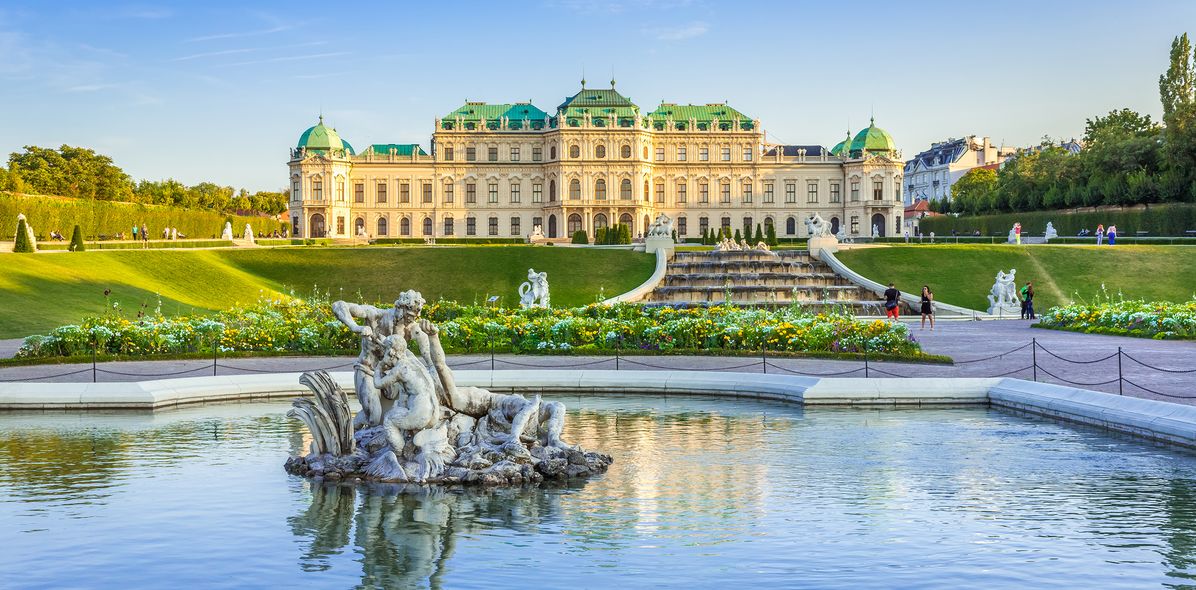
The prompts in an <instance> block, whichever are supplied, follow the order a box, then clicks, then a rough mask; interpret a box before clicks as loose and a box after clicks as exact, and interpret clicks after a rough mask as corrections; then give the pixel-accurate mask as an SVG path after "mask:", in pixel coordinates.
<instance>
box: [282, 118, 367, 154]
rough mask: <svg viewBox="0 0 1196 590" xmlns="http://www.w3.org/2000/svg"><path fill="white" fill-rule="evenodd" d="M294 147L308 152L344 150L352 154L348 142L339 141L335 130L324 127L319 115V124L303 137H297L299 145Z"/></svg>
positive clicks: (305, 132) (339, 138)
mask: <svg viewBox="0 0 1196 590" xmlns="http://www.w3.org/2000/svg"><path fill="white" fill-rule="evenodd" d="M296 147H298V148H300V149H303V148H306V149H307V150H308V151H321V152H328V151H334V150H346V151H348V152H349V153H350V154H351V153H353V147H352V146H350V145H349V143H348V142H346V141H343V140H341V137H340V136H339V135H337V134H336V129H333V128H331V127H328V126H325V125H324V116H323V115H320V122H319V123H317V124H316V126H315V127H309V128H308V129H307V131H304V132H303V135H300V136H299V145H297V146H296Z"/></svg>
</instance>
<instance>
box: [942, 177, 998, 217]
mask: <svg viewBox="0 0 1196 590" xmlns="http://www.w3.org/2000/svg"><path fill="white" fill-rule="evenodd" d="M996 188H997V173H996V172H994V171H992V170H989V169H987V168H973V169H971V170H969V171H968V173H967V174H964V175H963V176H961V177H960V178H959V180H957V181H955V184H953V185H951V198H952V199H953V200H954V205H953V207H952V208H953V209H954V210H956V211H961V212H966V213H973V214H975V213H980V212H982V211H985V210H986V209H988V202H989V196H990V195H991V194H992V193H993V191H995V190H996Z"/></svg>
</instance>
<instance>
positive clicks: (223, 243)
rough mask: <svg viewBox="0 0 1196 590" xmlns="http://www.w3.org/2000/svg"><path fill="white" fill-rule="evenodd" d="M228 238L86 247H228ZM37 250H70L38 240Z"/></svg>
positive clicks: (161, 248)
mask: <svg viewBox="0 0 1196 590" xmlns="http://www.w3.org/2000/svg"><path fill="white" fill-rule="evenodd" d="M234 245H235V244H233V243H232V242H230V241H228V240H177V241H176V240H150V241H149V242H142V241H140V240H138V241H136V242H134V241H132V240H130V241H127V242H92V243H91V244H90V245H89V246H87V247H88V248H90V249H92V250H141V249H149V250H177V249H185V248H229V247H232V246H234ZM37 249H38V250H70V249H71V246H70V243H69V242H38V244H37Z"/></svg>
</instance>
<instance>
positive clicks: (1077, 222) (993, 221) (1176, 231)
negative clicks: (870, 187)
mask: <svg viewBox="0 0 1196 590" xmlns="http://www.w3.org/2000/svg"><path fill="white" fill-rule="evenodd" d="M1048 221H1050V222H1052V223H1054V225H1055V231H1057V232H1059V235H1060V236H1074V235H1076V234H1077V233H1079V231H1080V230H1081V229H1087V230H1088V231H1096V226H1097V225H1104V226H1105V227H1106V228H1107V227H1109V226H1110V225H1116V226H1117V232H1118V237H1119V238H1120V237H1122V236H1125V237H1130V236H1134V235H1137V232H1139V231H1145V232H1147V234H1146V235H1149V236H1183V235H1184V232H1186V231H1188V230H1196V204H1191V203H1168V204H1165V205H1142V206H1137V207H1126V208H1108V209H1099V210H1095V211H1093V210H1089V211H1070V210H1062V211H1030V212H1025V213H1001V214H998V215H965V216H960V217H954V216H951V215H944V216H940V217H927V218H925V219H921V220H919V221H918V227H920V228H921V229H922V233H924V234H929V233H930V232H934V233H935V235H937V236H940V237H942V236H950V235H951V230H955V231H956V232H958V233H959V234H960V235H967V234H971V233H972V232H974V231H975V230H980V234H981V235H982V236H992V235H997V234H999V235H1006V234H1008V233H1009V229H1010V228H1012V227H1013V224H1014V223H1018V222H1020V223H1021V224H1022V236H1041V235H1043V233H1044V232H1046V224H1047V222H1048Z"/></svg>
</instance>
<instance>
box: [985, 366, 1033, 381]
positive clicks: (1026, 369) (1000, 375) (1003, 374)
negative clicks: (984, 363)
mask: <svg viewBox="0 0 1196 590" xmlns="http://www.w3.org/2000/svg"><path fill="white" fill-rule="evenodd" d="M1033 369H1034V365H1026V366H1024V367H1022V368H1020V369H1014V370H1012V371H1007V372H1005V373H998V374H996V375H989V378H990V379H991V378H995V377H1008V376H1010V375H1013V374H1015V373H1021V372H1022V371H1030V370H1033Z"/></svg>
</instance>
